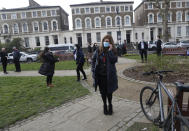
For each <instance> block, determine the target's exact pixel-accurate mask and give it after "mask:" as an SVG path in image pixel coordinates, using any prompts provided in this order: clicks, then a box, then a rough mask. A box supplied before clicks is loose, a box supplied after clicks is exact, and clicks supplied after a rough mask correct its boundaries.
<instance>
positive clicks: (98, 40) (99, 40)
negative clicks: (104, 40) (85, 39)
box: [96, 32, 101, 42]
mask: <svg viewBox="0 0 189 131" xmlns="http://www.w3.org/2000/svg"><path fill="white" fill-rule="evenodd" d="M96 41H97V42H101V33H100V32H97V33H96Z"/></svg>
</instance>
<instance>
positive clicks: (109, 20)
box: [106, 16, 112, 26]
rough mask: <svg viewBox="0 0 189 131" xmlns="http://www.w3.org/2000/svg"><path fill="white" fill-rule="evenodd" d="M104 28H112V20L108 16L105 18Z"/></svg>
mask: <svg viewBox="0 0 189 131" xmlns="http://www.w3.org/2000/svg"><path fill="white" fill-rule="evenodd" d="M106 26H112V18H111V17H110V16H108V17H106Z"/></svg>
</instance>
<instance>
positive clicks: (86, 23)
mask: <svg viewBox="0 0 189 131" xmlns="http://www.w3.org/2000/svg"><path fill="white" fill-rule="evenodd" d="M85 27H86V28H91V20H90V18H86V19H85Z"/></svg>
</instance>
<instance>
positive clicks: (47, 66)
mask: <svg viewBox="0 0 189 131" xmlns="http://www.w3.org/2000/svg"><path fill="white" fill-rule="evenodd" d="M41 58H42V59H43V64H42V65H41V67H40V69H39V73H40V74H42V75H45V76H47V79H46V82H47V86H48V87H53V85H52V78H53V75H54V69H55V62H57V61H58V60H57V59H55V58H54V56H53V54H52V53H51V52H50V50H49V48H48V47H45V49H44V51H43V52H42V54H41Z"/></svg>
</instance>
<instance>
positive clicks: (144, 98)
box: [140, 86, 160, 125]
mask: <svg viewBox="0 0 189 131" xmlns="http://www.w3.org/2000/svg"><path fill="white" fill-rule="evenodd" d="M153 90H154V88H152V87H149V86H146V87H144V88H143V89H142V90H141V92H140V105H141V108H142V111H143V113H144V115H145V116H146V118H147V119H148V120H150V121H152V122H153V123H154V124H156V125H159V118H160V107H159V98H158V93H157V92H153Z"/></svg>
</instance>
